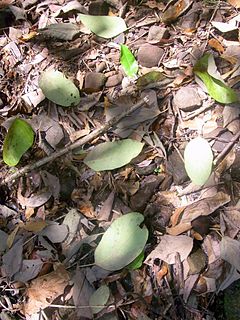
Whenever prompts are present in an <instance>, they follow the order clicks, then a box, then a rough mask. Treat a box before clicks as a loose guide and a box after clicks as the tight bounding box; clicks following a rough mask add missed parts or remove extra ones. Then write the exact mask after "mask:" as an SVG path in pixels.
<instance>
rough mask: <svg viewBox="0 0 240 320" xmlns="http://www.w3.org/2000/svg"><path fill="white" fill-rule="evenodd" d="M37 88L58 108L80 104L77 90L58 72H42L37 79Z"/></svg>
mask: <svg viewBox="0 0 240 320" xmlns="http://www.w3.org/2000/svg"><path fill="white" fill-rule="evenodd" d="M39 87H40V88H41V90H42V92H43V94H44V95H45V96H46V97H47V98H48V99H49V100H50V101H52V102H55V103H56V104H58V105H60V106H63V107H71V106H75V105H77V104H79V102H80V94H79V90H78V88H77V87H76V86H75V84H74V83H73V82H72V81H71V80H69V79H67V78H66V77H65V75H64V74H63V73H62V72H60V71H57V70H47V71H44V72H43V73H42V74H41V76H40V78H39Z"/></svg>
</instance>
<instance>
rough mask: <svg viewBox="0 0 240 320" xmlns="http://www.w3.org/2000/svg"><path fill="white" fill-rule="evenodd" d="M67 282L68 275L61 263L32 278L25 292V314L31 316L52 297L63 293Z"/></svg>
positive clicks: (47, 304)
mask: <svg viewBox="0 0 240 320" xmlns="http://www.w3.org/2000/svg"><path fill="white" fill-rule="evenodd" d="M68 282H69V275H68V272H67V271H66V269H65V268H64V266H63V265H59V266H58V267H57V269H56V270H55V271H53V272H51V273H48V274H46V275H44V276H41V277H38V278H37V279H35V280H33V281H32V282H31V283H30V286H29V288H28V289H27V293H26V295H27V297H28V300H27V302H26V303H25V305H24V312H25V314H26V315H28V316H31V315H32V314H36V313H38V312H39V311H40V309H45V308H46V307H47V306H49V305H50V304H51V303H52V302H53V300H54V299H56V298H57V297H59V296H60V295H61V294H63V292H64V289H65V288H66V286H67V285H68Z"/></svg>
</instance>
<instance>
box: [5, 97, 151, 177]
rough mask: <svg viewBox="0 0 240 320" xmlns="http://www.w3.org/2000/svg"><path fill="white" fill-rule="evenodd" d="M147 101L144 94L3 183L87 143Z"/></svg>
mask: <svg viewBox="0 0 240 320" xmlns="http://www.w3.org/2000/svg"><path fill="white" fill-rule="evenodd" d="M148 103H149V97H148V96H146V97H144V98H143V99H141V100H140V101H139V102H137V103H136V104H134V105H133V106H131V107H130V108H129V109H127V110H126V111H124V112H122V113H121V114H119V115H117V116H116V117H114V118H112V119H110V120H109V121H108V123H106V124H105V125H103V126H101V127H100V128H98V129H96V130H93V131H92V132H91V133H90V134H89V135H87V136H85V137H83V138H82V139H79V140H77V141H75V142H73V143H72V144H70V145H68V146H66V147H64V148H63V149H60V150H58V151H56V152H54V153H52V154H51V155H50V156H48V157H45V158H43V159H40V160H39V161H37V162H35V163H32V164H29V165H27V166H25V167H23V168H21V169H19V170H18V171H17V172H14V173H13V174H10V175H9V176H8V177H6V178H5V179H3V183H9V182H12V181H13V180H15V179H18V178H20V177H21V176H23V175H24V174H26V173H28V172H30V171H32V170H35V169H37V168H39V167H41V166H43V165H45V164H47V163H48V162H50V161H53V160H55V159H57V158H59V157H61V156H63V155H64V154H66V153H68V152H71V151H72V150H74V149H76V148H79V147H81V146H83V145H84V144H86V143H89V142H90V141H92V140H94V139H95V138H97V137H98V136H100V135H102V134H104V133H106V132H107V131H108V130H109V129H110V128H111V127H113V126H115V125H116V124H117V123H118V122H119V121H120V120H122V119H123V118H125V117H127V116H129V115H130V114H131V113H132V112H134V111H135V110H137V109H138V108H140V107H141V106H143V105H144V104H147V105H148Z"/></svg>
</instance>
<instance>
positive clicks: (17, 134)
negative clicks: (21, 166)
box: [3, 119, 34, 166]
mask: <svg viewBox="0 0 240 320" xmlns="http://www.w3.org/2000/svg"><path fill="white" fill-rule="evenodd" d="M33 141H34V131H33V129H32V127H31V126H30V125H29V124H28V123H27V122H26V121H24V120H22V119H15V120H14V121H13V123H12V125H11V127H10V128H9V130H8V133H7V135H6V137H5V140H4V144H3V161H4V162H5V163H6V164H7V165H9V166H16V165H17V164H18V162H19V161H20V159H21V157H22V155H23V154H24V153H25V152H26V151H27V150H28V149H29V148H31V146H32V145H33Z"/></svg>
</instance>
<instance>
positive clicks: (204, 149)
mask: <svg viewBox="0 0 240 320" xmlns="http://www.w3.org/2000/svg"><path fill="white" fill-rule="evenodd" d="M184 163H185V169H186V171H187V174H188V176H189V178H190V179H191V180H192V182H193V183H194V184H196V185H199V186H202V185H204V183H205V182H206V181H207V180H208V178H209V176H210V174H211V171H212V164H213V153H212V149H211V147H210V145H209V143H208V142H207V140H205V139H203V138H201V137H197V138H195V139H193V140H191V141H190V142H189V143H188V144H187V146H186V148H185V151H184Z"/></svg>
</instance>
